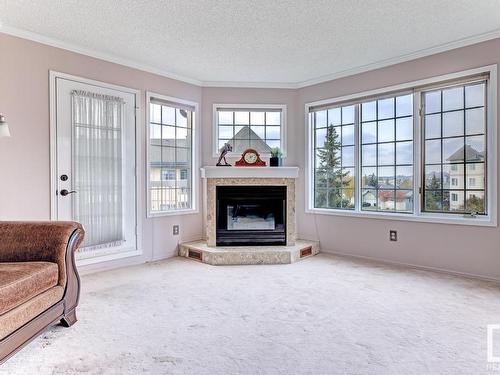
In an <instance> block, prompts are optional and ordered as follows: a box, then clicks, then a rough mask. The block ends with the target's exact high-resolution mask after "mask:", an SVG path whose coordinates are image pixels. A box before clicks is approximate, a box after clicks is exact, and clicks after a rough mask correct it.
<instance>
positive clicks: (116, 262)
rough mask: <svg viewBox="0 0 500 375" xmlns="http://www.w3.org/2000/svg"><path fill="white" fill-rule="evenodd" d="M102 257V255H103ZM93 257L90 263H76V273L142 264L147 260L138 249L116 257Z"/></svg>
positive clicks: (83, 273) (82, 273)
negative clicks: (93, 259)
mask: <svg viewBox="0 0 500 375" xmlns="http://www.w3.org/2000/svg"><path fill="white" fill-rule="evenodd" d="M103 258H104V257H103ZM103 258H101V259H100V258H95V261H94V262H92V263H87V264H83V265H78V264H77V267H78V273H79V274H80V275H89V274H91V273H96V272H102V271H110V270H113V269H116V268H122V267H129V266H135V265H138V264H143V263H146V262H147V261H148V259H147V258H146V256H145V255H144V253H141V252H139V251H134V252H130V253H128V254H123V255H122V256H121V257H118V258H116V257H115V258H109V259H103Z"/></svg>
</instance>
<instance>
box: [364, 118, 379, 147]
mask: <svg viewBox="0 0 500 375" xmlns="http://www.w3.org/2000/svg"><path fill="white" fill-rule="evenodd" d="M361 129H362V135H361V141H362V142H363V143H375V142H377V123H376V122H366V123H364V124H363V125H362V126H361Z"/></svg>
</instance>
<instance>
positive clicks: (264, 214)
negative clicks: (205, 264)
mask: <svg viewBox="0 0 500 375" xmlns="http://www.w3.org/2000/svg"><path fill="white" fill-rule="evenodd" d="M286 193H287V189H286V186H241V185H238V186H217V188H216V244H217V246H229V245H232V246H234V245H236V246H243V245H247V246H248V245H286V243H287V238H286V232H287V231H286V217H287V212H286V206H287V204H286V201H287V197H286Z"/></svg>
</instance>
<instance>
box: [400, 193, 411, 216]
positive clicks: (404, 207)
mask: <svg viewBox="0 0 500 375" xmlns="http://www.w3.org/2000/svg"><path fill="white" fill-rule="evenodd" d="M396 211H399V212H412V211H413V190H396Z"/></svg>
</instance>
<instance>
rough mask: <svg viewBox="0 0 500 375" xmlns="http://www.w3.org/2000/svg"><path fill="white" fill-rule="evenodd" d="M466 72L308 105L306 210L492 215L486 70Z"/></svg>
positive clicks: (488, 219) (489, 71)
mask: <svg viewBox="0 0 500 375" xmlns="http://www.w3.org/2000/svg"><path fill="white" fill-rule="evenodd" d="M469 73H470V74H467V73H464V74H463V75H460V74H452V75H449V76H444V77H441V78H436V79H430V80H425V81H421V82H415V83H414V85H413V86H412V85H411V84H405V85H401V86H400V87H394V88H389V89H387V90H385V91H384V90H377V91H376V92H372V93H362V94H360V95H359V97H360V99H356V97H355V96H353V95H352V96H349V97H344V98H339V99H338V100H334V99H333V100H331V101H328V100H323V101H321V102H316V103H311V104H308V105H307V108H308V111H309V115H308V119H309V131H308V136H309V140H308V144H309V150H310V157H309V160H308V166H309V176H310V180H309V181H308V185H307V188H308V189H307V190H308V193H307V194H308V209H309V210H312V211H317V212H322V213H335V212H337V213H339V214H342V212H343V213H344V214H348V215H351V214H360V215H374V214H375V215H378V214H379V213H381V214H384V213H388V214H389V216H388V217H398V218H405V217H406V218H410V219H411V218H412V217H414V218H420V219H422V220H431V221H435V220H434V219H438V220H451V221H454V220H456V221H458V222H463V221H464V220H466V219H467V220H470V219H476V220H478V222H481V221H482V222H484V223H487V224H490V223H494V220H495V217H496V216H495V215H496V212H490V211H492V210H493V209H494V206H493V205H491V204H488V203H489V202H490V201H491V199H493V194H496V189H495V188H494V185H491V184H490V185H489V184H488V180H489V179H491V178H494V176H493V175H491V176H488V171H490V172H489V173H491V174H493V173H494V168H493V167H491V164H492V163H496V160H495V158H494V157H492V155H491V152H492V151H491V150H490V149H488V148H487V145H488V144H490V145H491V143H488V142H494V140H491V139H490V140H489V139H488V134H492V133H494V131H495V129H494V127H495V126H496V123H495V121H493V120H492V119H494V118H495V116H496V113H493V111H494V110H495V109H494V105H491V103H494V101H495V98H494V97H493V96H494V95H496V90H495V88H496V81H495V80H493V81H492V75H493V76H494V78H495V79H496V69H495V68H485V69H483V70H481V69H477V70H474V71H470V72H469ZM440 82H441V83H440ZM488 103H490V104H488ZM493 144H494V143H493ZM358 176H359V178H358ZM382 216H383V215H382ZM469 222H470V221H469Z"/></svg>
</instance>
